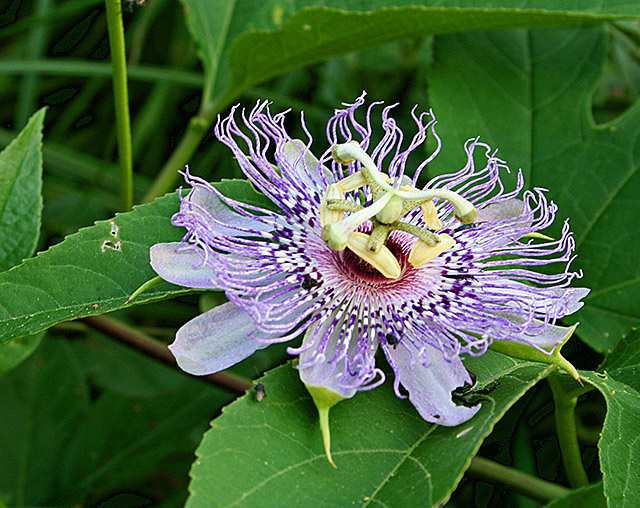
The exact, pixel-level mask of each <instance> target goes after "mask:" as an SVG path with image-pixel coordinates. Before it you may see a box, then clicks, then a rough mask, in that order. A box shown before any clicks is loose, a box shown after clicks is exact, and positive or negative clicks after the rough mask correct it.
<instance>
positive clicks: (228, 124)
mask: <svg viewBox="0 0 640 508" xmlns="http://www.w3.org/2000/svg"><path fill="white" fill-rule="evenodd" d="M380 104H381V103H374V104H370V105H369V106H365V98H364V94H363V95H362V96H361V97H359V98H358V100H357V101H356V102H355V103H354V104H344V109H337V110H336V111H335V114H334V116H333V117H332V118H331V119H330V120H329V122H328V124H327V128H326V137H327V139H326V140H324V139H323V140H320V141H313V140H312V137H311V134H310V133H309V132H308V130H307V128H306V126H305V123H304V117H302V128H303V129H304V131H305V133H306V136H307V139H306V140H300V139H292V138H291V137H290V136H289V135H288V134H287V131H286V129H285V116H286V112H285V113H279V114H276V115H272V114H271V112H270V111H269V107H268V103H267V102H261V103H258V104H257V105H256V106H255V107H254V108H253V109H252V110H251V111H248V112H247V111H245V110H240V111H238V109H237V107H236V108H233V109H232V111H231V113H230V115H229V116H228V117H226V118H223V119H219V120H218V123H217V126H216V128H215V134H216V136H217V138H218V139H219V140H220V141H221V142H223V143H224V144H226V145H227V146H228V147H229V148H230V149H231V151H232V153H233V156H234V157H235V158H236V159H237V160H238V163H239V165H240V167H241V168H242V171H243V172H244V173H245V175H246V176H247V178H248V179H249V181H250V182H251V183H252V184H253V185H254V186H255V188H256V189H258V190H259V191H260V192H262V193H263V194H264V195H265V196H267V197H268V198H269V199H270V200H271V201H272V202H273V204H274V205H275V207H276V208H277V209H278V211H277V212H274V211H272V210H268V209H265V208H260V207H256V206H252V205H249V204H247V203H243V202H239V201H236V200H234V199H231V198H230V197H227V196H224V195H222V194H221V193H220V192H219V191H218V190H217V189H216V188H215V187H214V186H212V185H211V184H209V183H208V182H206V181H204V180H202V179H200V178H198V177H196V176H193V175H191V174H190V173H189V171H188V170H187V171H186V174H185V177H186V181H187V183H188V184H189V185H190V186H191V192H190V193H189V194H188V195H187V196H186V197H183V198H182V203H181V206H180V211H179V212H178V213H176V214H175V215H174V217H173V219H172V223H173V224H174V225H176V226H182V227H185V228H186V230H187V233H186V235H185V237H184V239H183V240H182V241H181V242H177V243H161V244H157V245H154V246H153V247H152V249H151V264H152V266H153V268H154V269H155V270H156V272H157V273H158V274H159V275H160V276H161V277H162V278H163V279H165V280H167V281H169V282H173V283H175V284H179V285H182V286H188V287H193V288H210V289H222V290H224V291H225V293H226V295H227V297H228V299H229V303H226V304H223V305H221V306H219V307H216V308H214V309H212V310H210V311H208V312H206V313H205V314H202V315H200V316H198V317H197V318H195V319H193V320H192V321H190V322H189V323H187V324H186V325H184V326H183V327H182V328H181V329H180V330H179V331H178V333H177V336H176V340H175V342H174V343H173V344H172V345H171V346H170V348H171V351H172V352H173V354H174V355H175V357H176V358H177V360H178V363H179V365H180V366H181V367H182V368H183V369H184V370H186V371H187V372H190V373H192V374H197V375H203V374H207V373H212V372H216V371H219V370H222V369H225V368H227V367H229V366H231V365H233V364H235V363H237V362H239V361H240V360H243V359H244V358H246V357H248V356H249V355H251V354H252V353H253V352H254V351H256V350H258V349H262V348H264V347H266V346H268V345H269V344H271V343H274V342H284V341H290V340H292V339H295V338H296V337H298V336H303V339H302V344H301V345H300V347H295V348H293V347H292V348H289V352H290V353H291V354H293V355H298V357H299V361H298V365H297V368H298V370H299V371H300V377H301V379H302V381H303V382H304V383H305V385H306V386H307V388H309V391H310V392H311V393H312V395H313V396H314V400H316V403H318V400H319V399H322V397H321V396H319V395H318V394H321V395H322V396H324V398H325V399H327V398H328V399H335V401H337V400H342V399H344V398H349V397H352V396H353V395H354V394H355V393H356V392H357V391H360V390H369V389H372V388H375V387H376V386H378V385H380V384H381V383H382V382H383V381H384V380H385V374H384V372H383V371H382V370H381V369H380V368H379V367H378V366H376V354H377V353H378V352H379V350H381V353H382V355H384V356H385V357H386V359H387V361H388V362H389V364H390V365H391V368H392V369H393V372H394V374H395V376H394V388H395V392H396V394H397V395H398V396H399V397H403V396H404V395H403V394H402V393H401V391H400V385H402V386H403V387H404V389H405V390H406V392H408V396H409V399H410V401H411V402H412V403H413V405H414V406H415V407H416V409H417V410H418V412H419V413H420V415H421V416H422V417H423V418H424V419H425V420H427V421H429V422H433V423H438V424H441V425H449V426H453V425H458V424H460V423H462V422H464V421H466V420H468V419H470V418H471V417H472V416H473V415H474V414H475V413H476V412H477V411H478V409H479V406H476V407H466V406H463V405H457V404H456V403H455V402H454V401H453V400H452V391H453V390H455V389H456V388H458V387H461V386H463V385H465V384H468V383H472V380H471V376H470V374H469V373H468V372H467V370H466V369H465V367H464V365H463V361H462V358H461V356H462V355H471V356H478V355H481V354H483V353H484V352H485V351H486V350H487V348H488V347H489V346H490V345H491V343H492V341H512V342H514V343H519V344H523V345H528V346H531V347H533V348H536V349H539V350H542V351H545V352H546V353H547V354H549V352H551V351H553V350H554V348H556V347H557V346H558V345H560V344H561V343H563V341H565V340H566V339H567V338H568V336H570V334H571V332H572V331H573V329H574V328H575V327H564V326H560V325H558V324H557V321H558V319H560V318H562V317H564V316H566V315H568V314H572V313H574V312H576V311H577V310H578V309H579V308H580V307H581V306H582V302H581V300H582V298H584V297H585V295H586V294H587V293H588V290H587V289H583V288H570V287H568V286H569V284H570V283H571V281H572V280H573V278H574V277H576V276H580V274H579V273H576V272H572V271H570V269H569V266H570V263H571V260H572V259H573V254H572V252H573V249H574V240H573V238H572V235H571V233H570V231H569V225H568V223H565V224H564V227H563V228H562V233H561V235H560V238H558V239H551V238H549V237H548V236H545V235H544V234H542V233H540V231H542V230H544V229H545V228H547V227H548V226H550V225H551V224H552V222H553V220H554V217H555V213H556V210H557V207H556V205H555V204H553V203H551V202H549V201H548V200H547V199H546V197H545V190H544V189H533V190H525V191H524V192H523V188H524V182H523V178H522V174H521V173H518V181H517V185H516V188H515V189H514V190H512V191H507V190H505V189H504V187H503V185H502V183H501V180H500V171H501V170H503V171H508V167H507V166H506V165H505V163H504V162H503V161H502V160H500V159H499V158H497V157H496V155H495V152H494V151H492V149H491V148H490V147H489V146H488V145H486V144H484V143H482V142H480V141H479V139H471V140H469V141H467V143H466V144H465V146H464V150H465V152H466V155H467V163H466V165H465V166H464V167H463V168H462V169H461V170H459V171H457V172H455V173H452V174H446V175H442V176H437V177H435V178H434V179H432V180H431V181H430V182H429V183H427V184H426V185H425V186H424V187H423V188H422V189H418V188H416V186H417V182H418V178H419V176H420V173H421V171H423V170H424V168H425V167H426V166H427V165H428V163H429V162H430V161H431V160H433V158H434V157H435V156H436V155H437V153H438V151H439V149H440V145H441V143H440V138H439V137H438V135H437V134H436V132H435V124H436V120H435V118H434V116H433V113H432V112H431V111H429V112H426V113H421V114H417V113H416V110H415V109H414V111H413V112H412V117H413V120H414V122H415V130H414V132H413V136H412V137H411V138H409V139H406V137H405V135H404V133H403V131H402V130H401V129H400V128H399V127H398V126H397V125H396V122H395V121H394V120H393V118H392V117H391V112H392V109H393V106H390V107H386V108H382V107H381V106H380ZM376 107H380V109H382V111H381V126H382V129H383V131H384V135H383V137H382V139H381V141H380V142H379V143H377V144H376V145H373V143H372V130H373V128H372V123H373V122H374V121H375V119H376V117H377V115H374V110H377V108H376ZM238 116H239V117H240V118H239V119H238V118H237V117H238ZM357 117H358V118H360V119H358V118H357ZM429 133H430V134H431V135H432V136H433V137H434V140H435V144H436V145H437V148H436V150H435V152H434V153H433V154H431V155H430V156H429V157H428V158H427V159H426V160H424V161H423V162H422V163H421V164H419V165H418V167H417V168H409V167H407V166H408V159H409V155H410V154H411V153H412V152H413V151H415V150H417V149H418V150H421V149H422V145H423V143H424V142H425V140H426V138H427V134H429ZM403 141H404V143H403ZM314 154H316V155H317V154H319V158H316V155H314ZM479 158H482V159H483V163H482V164H481V165H480V167H479V166H478V165H476V162H475V159H479ZM549 264H557V265H558V266H559V269H558V270H557V274H555V275H548V274H547V272H546V271H545V273H540V272H538V271H536V268H538V267H541V266H545V265H549ZM378 356H381V355H378ZM319 407H320V406H319Z"/></svg>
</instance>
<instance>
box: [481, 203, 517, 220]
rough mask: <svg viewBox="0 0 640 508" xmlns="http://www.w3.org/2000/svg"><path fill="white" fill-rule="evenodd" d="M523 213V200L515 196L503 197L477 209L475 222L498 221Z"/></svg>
mask: <svg viewBox="0 0 640 508" xmlns="http://www.w3.org/2000/svg"><path fill="white" fill-rule="evenodd" d="M523 213H524V201H522V200H521V199H517V198H512V199H505V200H503V201H498V202H497V203H492V204H490V205H488V206H486V207H485V208H482V209H480V210H478V218H477V219H476V222H489V221H499V220H504V219H513V218H514V217H519V216H520V215H522V214H523Z"/></svg>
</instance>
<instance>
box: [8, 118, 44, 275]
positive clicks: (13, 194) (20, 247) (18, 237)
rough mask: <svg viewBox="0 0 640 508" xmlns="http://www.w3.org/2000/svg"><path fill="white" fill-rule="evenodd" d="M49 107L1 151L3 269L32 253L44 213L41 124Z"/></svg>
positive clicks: (31, 120) (30, 120)
mask: <svg viewBox="0 0 640 508" xmlns="http://www.w3.org/2000/svg"><path fill="white" fill-rule="evenodd" d="M45 112H46V108H42V109H41V110H39V111H38V112H37V113H35V114H34V115H33V116H32V117H31V118H30V119H29V122H28V123H27V125H26V126H25V128H24V129H22V132H21V133H20V134H19V135H18V137H17V138H15V139H14V140H13V141H12V142H11V144H9V146H7V147H6V148H5V149H4V150H3V151H2V153H0V271H4V270H8V269H9V268H11V267H12V266H14V265H16V264H18V263H20V261H22V260H23V259H24V258H28V257H29V256H31V255H33V251H34V250H35V248H36V243H37V241H38V235H39V233H40V218H41V215H42V125H43V122H44V115H45Z"/></svg>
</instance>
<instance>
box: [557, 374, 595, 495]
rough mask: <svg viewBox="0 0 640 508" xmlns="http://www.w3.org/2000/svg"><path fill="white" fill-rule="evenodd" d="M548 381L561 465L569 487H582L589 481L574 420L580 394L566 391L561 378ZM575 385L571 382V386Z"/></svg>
mask: <svg viewBox="0 0 640 508" xmlns="http://www.w3.org/2000/svg"><path fill="white" fill-rule="evenodd" d="M548 381H549V385H550V386H551V393H552V394H553V402H554V406H555V411H554V412H555V420H556V431H557V433H558V443H559V445H560V451H561V452H562V463H563V465H564V470H565V472H566V474H567V479H568V481H569V485H571V487H572V488H574V489H577V488H579V487H584V486H585V485H588V484H589V479H588V478H587V472H586V471H585V469H584V465H583V463H582V454H581V453H580V445H579V443H578V434H577V432H576V419H575V407H576V403H577V401H578V396H579V395H580V394H581V393H582V392H581V391H576V390H575V389H573V387H572V386H569V389H567V387H568V384H567V383H566V382H565V380H564V379H563V377H562V376H551V377H549V378H548ZM567 381H568V380H567ZM576 384H577V383H575V382H573V381H571V385H576Z"/></svg>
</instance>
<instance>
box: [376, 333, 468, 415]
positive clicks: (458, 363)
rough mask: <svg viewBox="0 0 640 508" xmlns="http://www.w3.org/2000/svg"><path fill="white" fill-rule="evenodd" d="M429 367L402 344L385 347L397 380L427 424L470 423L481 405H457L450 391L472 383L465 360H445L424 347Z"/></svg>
mask: <svg viewBox="0 0 640 508" xmlns="http://www.w3.org/2000/svg"><path fill="white" fill-rule="evenodd" d="M425 352H426V358H427V362H428V364H427V367H425V366H424V365H423V364H422V363H421V362H420V361H419V360H418V355H417V353H414V354H413V355H412V353H411V352H410V351H409V350H408V349H407V348H406V347H404V346H403V345H402V343H401V344H400V345H398V346H397V347H395V348H393V347H389V348H385V353H386V354H387V355H388V356H391V358H390V361H391V363H392V364H393V365H394V368H395V371H396V379H397V380H399V382H400V384H402V386H404V387H405V388H406V389H407V391H408V392H409V400H410V401H411V403H412V404H413V405H414V406H415V407H416V409H417V410H418V413H420V415H421V416H422V417H423V418H424V419H425V420H427V421H428V422H432V423H438V424H440V425H446V426H449V427H452V426H454V425H459V424H460V423H463V422H465V421H467V420H469V419H470V418H471V417H472V416H473V415H475V414H476V413H477V412H478V411H479V410H480V406H479V405H478V406H474V407H466V406H457V405H456V404H455V402H453V399H452V397H451V392H452V391H453V390H455V389H456V388H459V387H461V386H463V385H464V384H465V383H471V382H472V381H471V376H470V375H469V373H468V372H467V369H465V368H464V365H463V364H462V360H460V359H459V358H457V357H456V358H453V359H452V360H451V361H447V360H445V358H444V357H443V356H442V353H441V352H440V351H438V350H437V349H435V348H433V347H431V346H428V345H427V346H426V347H425Z"/></svg>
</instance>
